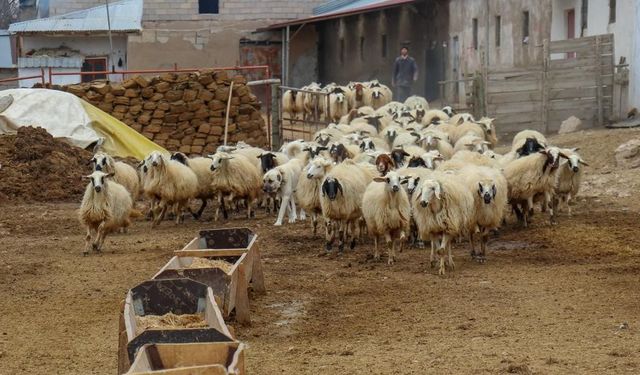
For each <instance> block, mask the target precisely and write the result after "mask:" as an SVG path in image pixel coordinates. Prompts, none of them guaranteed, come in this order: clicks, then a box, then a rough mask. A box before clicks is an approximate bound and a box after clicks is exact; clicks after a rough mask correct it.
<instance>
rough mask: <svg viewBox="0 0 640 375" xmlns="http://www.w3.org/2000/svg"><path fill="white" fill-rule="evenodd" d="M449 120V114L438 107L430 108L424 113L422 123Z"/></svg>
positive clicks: (427, 123)
mask: <svg viewBox="0 0 640 375" xmlns="http://www.w3.org/2000/svg"><path fill="white" fill-rule="evenodd" d="M448 120H449V115H447V114H446V113H445V112H443V111H441V110H439V109H430V110H428V111H427V113H425V115H424V117H423V118H422V123H423V124H425V125H429V124H432V123H434V122H445V121H448Z"/></svg>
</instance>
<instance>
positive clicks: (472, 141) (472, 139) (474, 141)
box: [453, 133, 491, 154]
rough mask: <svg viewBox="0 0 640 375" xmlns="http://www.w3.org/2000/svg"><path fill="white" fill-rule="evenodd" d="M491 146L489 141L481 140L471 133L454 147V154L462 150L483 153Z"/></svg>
mask: <svg viewBox="0 0 640 375" xmlns="http://www.w3.org/2000/svg"><path fill="white" fill-rule="evenodd" d="M490 144H491V142H489V141H485V140H484V138H480V137H478V136H477V135H475V134H472V133H469V134H467V135H465V136H464V137H461V138H460V139H458V141H457V142H456V144H455V146H454V147H453V152H454V154H455V153H457V152H460V151H462V150H470V151H475V152H479V153H482V152H484V151H486V150H487V149H488V146H489V145H490Z"/></svg>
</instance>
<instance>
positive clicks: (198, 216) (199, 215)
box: [191, 199, 207, 220]
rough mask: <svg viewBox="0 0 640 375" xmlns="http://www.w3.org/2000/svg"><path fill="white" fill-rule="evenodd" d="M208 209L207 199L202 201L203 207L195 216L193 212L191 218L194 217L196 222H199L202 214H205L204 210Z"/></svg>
mask: <svg viewBox="0 0 640 375" xmlns="http://www.w3.org/2000/svg"><path fill="white" fill-rule="evenodd" d="M206 207H207V199H202V205H201V206H200V209H198V212H196V213H195V214H194V213H193V212H192V213H191V216H193V218H194V219H195V220H199V219H200V218H201V217H202V213H203V212H204V209H205V208H206Z"/></svg>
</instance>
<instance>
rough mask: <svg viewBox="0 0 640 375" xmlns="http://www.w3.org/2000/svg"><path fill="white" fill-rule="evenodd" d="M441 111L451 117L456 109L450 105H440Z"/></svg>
mask: <svg viewBox="0 0 640 375" xmlns="http://www.w3.org/2000/svg"><path fill="white" fill-rule="evenodd" d="M442 112H444V113H446V114H447V116H449V117H452V116H453V115H455V114H456V111H455V110H454V109H453V108H452V107H451V106H450V105H446V106H444V107H442Z"/></svg>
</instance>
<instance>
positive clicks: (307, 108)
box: [274, 86, 331, 147]
mask: <svg viewBox="0 0 640 375" xmlns="http://www.w3.org/2000/svg"><path fill="white" fill-rule="evenodd" d="M287 91H291V92H292V93H295V95H296V96H297V95H303V97H304V102H305V103H304V105H303V108H298V111H296V112H294V113H287V112H285V111H284V109H283V101H282V98H283V97H284V94H285V92H287ZM330 118H331V114H330V113H329V93H327V92H322V91H309V90H303V89H299V88H295V87H288V86H279V87H278V126H277V127H278V129H279V138H280V139H279V141H280V142H279V143H282V142H287V141H292V140H295V139H304V140H307V141H309V140H312V138H313V134H314V133H315V132H317V131H318V130H321V129H323V128H325V127H326V126H327V125H328V124H329V123H330V122H331V121H330ZM279 145H280V144H278V145H276V144H275V143H274V147H276V146H279Z"/></svg>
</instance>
